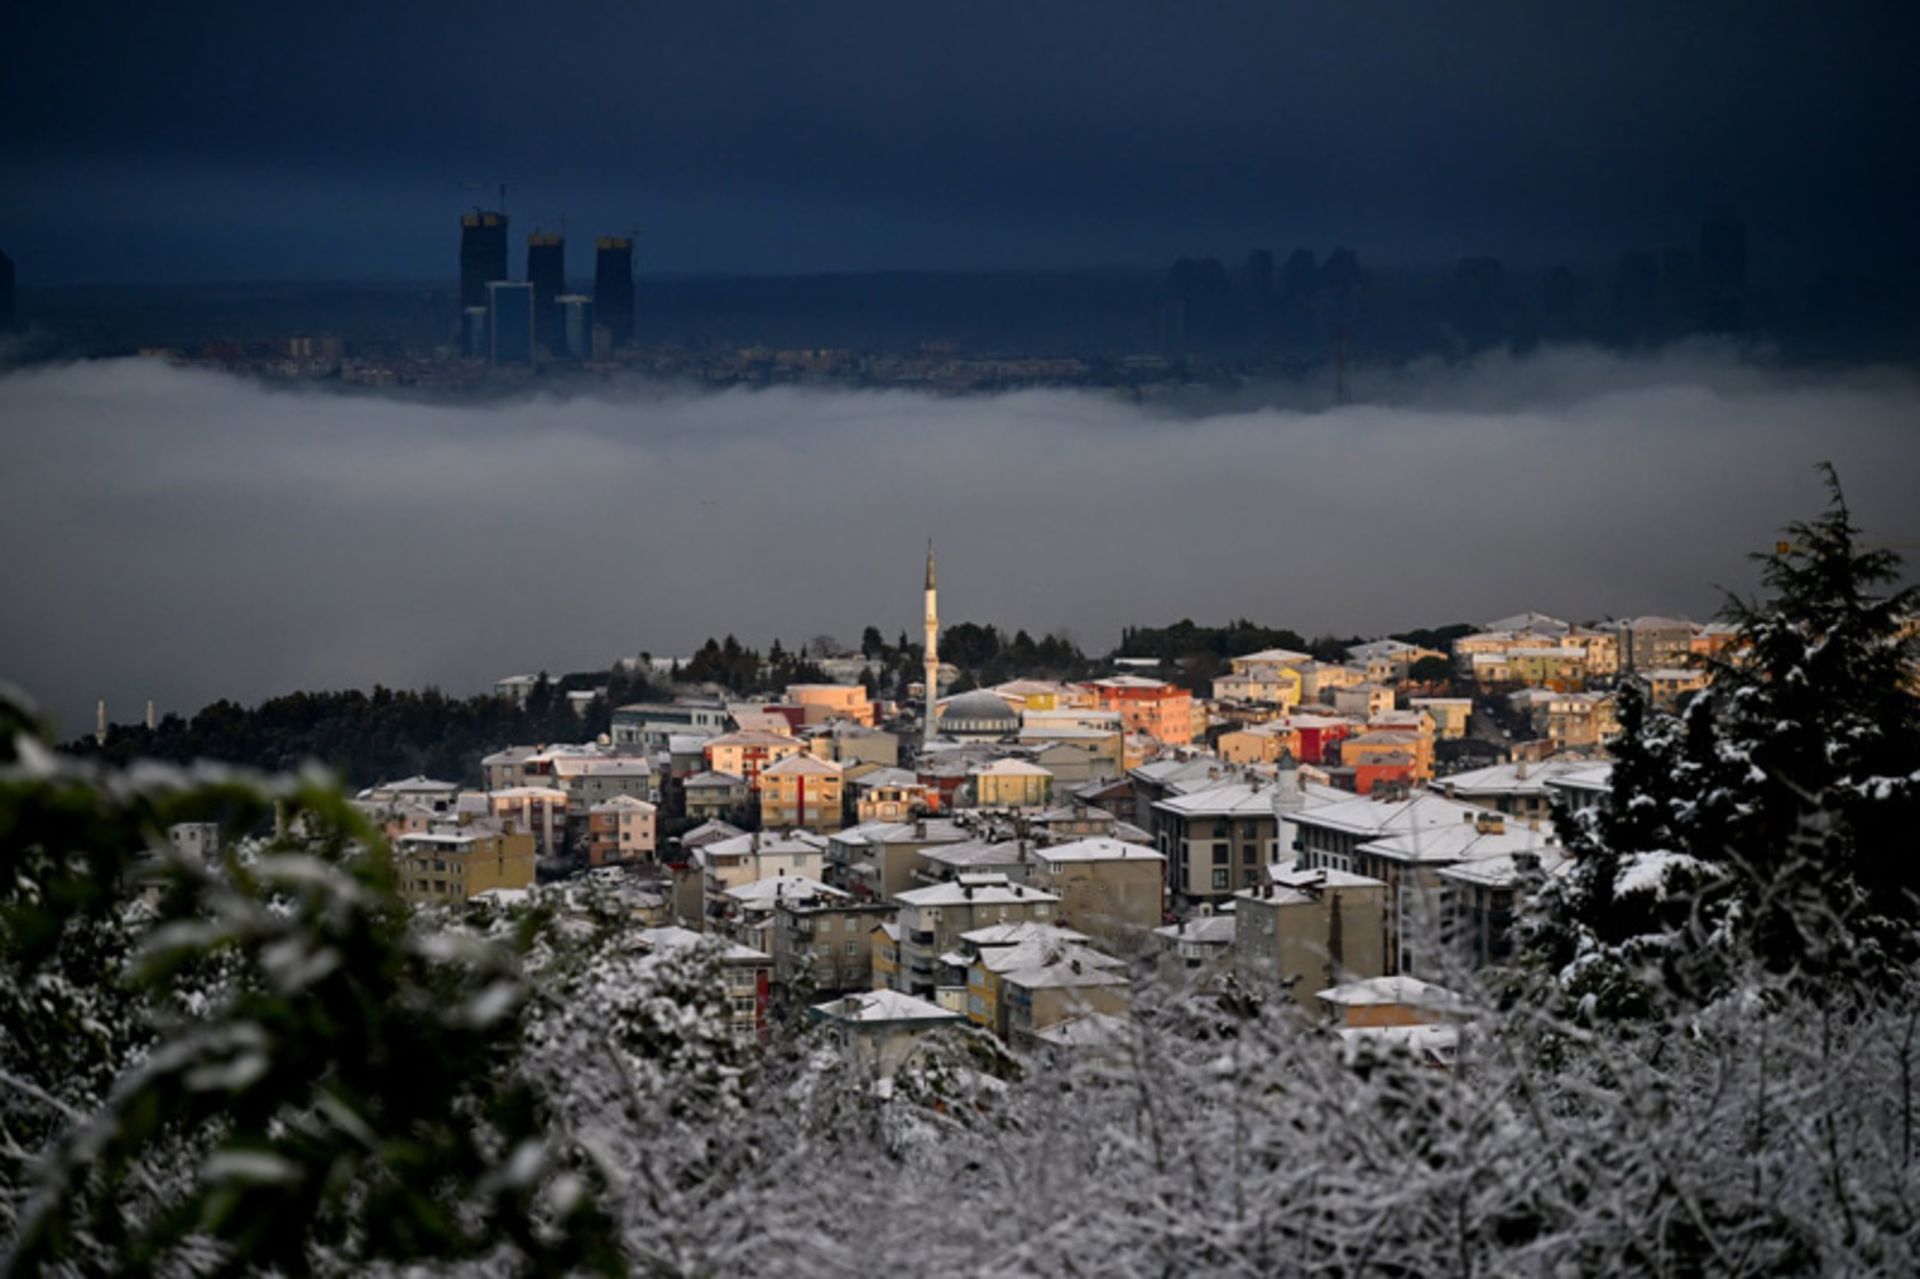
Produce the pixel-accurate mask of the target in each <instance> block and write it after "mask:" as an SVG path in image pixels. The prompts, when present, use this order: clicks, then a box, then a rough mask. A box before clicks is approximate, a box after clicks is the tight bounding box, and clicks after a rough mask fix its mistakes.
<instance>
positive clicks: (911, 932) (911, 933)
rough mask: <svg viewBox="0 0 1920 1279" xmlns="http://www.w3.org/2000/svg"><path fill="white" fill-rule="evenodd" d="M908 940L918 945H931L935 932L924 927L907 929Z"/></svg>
mask: <svg viewBox="0 0 1920 1279" xmlns="http://www.w3.org/2000/svg"><path fill="white" fill-rule="evenodd" d="M907 940H908V941H910V942H912V943H913V944H914V945H916V946H931V945H933V934H932V933H930V932H928V931H926V930H925V929H923V928H910V929H908V930H907Z"/></svg>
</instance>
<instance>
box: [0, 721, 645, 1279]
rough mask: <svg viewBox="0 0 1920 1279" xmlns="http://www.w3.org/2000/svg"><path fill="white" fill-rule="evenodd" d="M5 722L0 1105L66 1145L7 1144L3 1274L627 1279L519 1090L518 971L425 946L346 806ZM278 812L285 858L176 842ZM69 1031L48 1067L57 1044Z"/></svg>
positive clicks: (308, 783)
mask: <svg viewBox="0 0 1920 1279" xmlns="http://www.w3.org/2000/svg"><path fill="white" fill-rule="evenodd" d="M4 718H6V719H7V720H8V724H7V727H9V728H11V729H13V730H14V731H13V732H12V733H11V734H10V736H9V738H8V741H7V745H6V751H7V755H8V757H9V758H8V759H7V760H6V761H5V762H4V764H0V857H4V867H3V868H0V869H4V871H5V873H6V878H5V881H4V882H5V884H6V885H7V899H6V902H5V905H6V911H5V918H4V925H3V926H0V988H4V989H0V1004H3V1005H4V1006H6V1007H8V1008H10V1009H15V1010H21V1014H22V1015H21V1018H20V1020H18V1021H14V1020H9V1021H8V1022H6V1023H5V1025H4V1027H0V1057H4V1060H5V1063H6V1065H7V1068H8V1073H7V1074H6V1076H5V1077H4V1078H0V1094H4V1095H5V1096H6V1098H7V1101H6V1107H5V1112H4V1113H6V1114H7V1115H8V1117H9V1118H11V1117H12V1116H13V1115H14V1114H16V1113H17V1112H18V1111H19V1110H20V1109H22V1108H23V1107H24V1108H31V1107H34V1106H39V1107H41V1108H42V1109H43V1110H44V1112H45V1113H46V1114H48V1115H51V1116H54V1117H55V1119H56V1120H57V1122H55V1123H53V1124H46V1123H45V1121H44V1120H43V1121H42V1122H41V1124H40V1125H38V1126H35V1127H32V1128H27V1127H24V1126H18V1125H16V1124H13V1123H9V1124H8V1128H7V1132H6V1134H5V1135H6V1141H7V1149H6V1158H7V1162H6V1164H5V1173H6V1179H5V1183H4V1185H0V1204H4V1211H5V1213H6V1215H7V1221H8V1226H9V1229H8V1236H9V1244H8V1255H7V1261H8V1265H9V1268H10V1269H12V1270H16V1271H24V1270H35V1269H41V1268H45V1267H47V1266H49V1265H55V1264H58V1265H63V1266H65V1267H68V1268H71V1269H74V1270H80V1271H97V1270H111V1271H121V1270H130V1269H151V1268H163V1269H164V1268H177V1267H185V1268H187V1269H192V1270H207V1269H213V1270H236V1271H237V1270H254V1269H278V1270H283V1271H309V1270H313V1269H316V1268H317V1269H321V1270H327V1271H333V1272H343V1271H357V1270H361V1269H364V1268H365V1267H366V1266H367V1265H369V1264H372V1263H377V1262H380V1261H408V1260H416V1259H418V1260H435V1259H438V1260H455V1259H461V1258H482V1257H488V1256H492V1255H495V1254H498V1253H501V1252H502V1251H503V1250H504V1251H508V1252H511V1253H513V1254H515V1255H518V1256H520V1257H523V1258H527V1259H531V1260H537V1261H539V1262H540V1263H542V1264H549V1265H555V1266H563V1267H569V1266H570V1267H581V1266H591V1267H595V1268H599V1269H602V1270H613V1269H618V1268H619V1256H620V1254H619V1253H618V1250H617V1249H616V1248H615V1246H614V1244H613V1241H612V1237H611V1234H610V1233H609V1230H608V1229H607V1226H606V1222H605V1220H604V1218H602V1217H601V1216H600V1215H599V1213H598V1211H597V1208H596V1206H595V1197H594V1195H593V1194H592V1193H591V1191H592V1189H593V1186H594V1180H595V1174H594V1170H593V1169H592V1167H591V1166H590V1164H589V1163H588V1161H585V1160H583V1159H582V1158H580V1157H579V1154H578V1152H577V1151H575V1150H573V1149H571V1148H568V1147H566V1146H565V1145H564V1143H561V1142H558V1141H556V1140H555V1139H554V1138H553V1136H552V1135H551V1133H550V1131H549V1129H548V1126H547V1124H546V1122H545V1121H546V1107H545V1103H544V1099H543V1097H542V1096H541V1095H540V1094H539V1092H538V1091H537V1090H536V1089H535V1088H533V1087H532V1086H531V1085H530V1084H529V1083H528V1082H527V1081H526V1080H525V1078H524V1076H523V1075H522V1074H521V1072H520V1071H519V1070H518V1054H519V1047H520V1038H521V1023H522V1018H523V1015H524V1006H525V1004H526V1001H527V997H528V984H527V981H526V979H525V977H524V975H523V974H522V972H521V969H520V965H519V961H518V958H517V956H516V955H515V954H514V952H513V951H512V950H511V949H509V948H506V947H502V946H499V945H495V944H488V943H484V942H480V941H478V940H475V939H470V938H462V937H460V936H457V935H454V934H449V933H445V932H436V931H428V930H423V929H420V928H417V927H414V926H413V924H412V921H411V919H410V918H409V915H408V912H407V910H406V908H405V906H404V904H403V903H401V902H400V900H399V899H398V897H397V896H396V895H395V894H394V893H393V891H392V883H391V875H390V872H389V868H388V865H387V860H386V855H385V850H384V847H383V846H382V843H381V841H380V840H379V838H378V837H377V835H376V834H375V833H374V832H372V831H371V830H369V829H368V828H366V826H365V825H364V823H362V822H361V820H360V818H359V817H358V815H357V814H356V813H355V812H354V811H353V810H352V809H351V808H350V807H349V806H348V805H347V804H346V803H345V801H344V800H343V799H342V798H341V797H340V795H339V793H338V792H337V791H336V790H334V789H333V788H332V787H331V786H329V785H327V784H325V783H324V782H323V781H321V780H318V779H291V780H285V779H283V780H269V779H262V778H254V777H249V776H245V775H242V774H237V773H233V772H230V771H226V770H220V769H215V768H211V767H202V768H198V769H194V770H180V769H175V768H171V767H160V766H147V767H136V768H134V769H132V770H130V771H127V772H117V771H112V770H107V769H102V768H100V767H98V766H95V765H91V764H87V763H84V762H81V761H75V760H69V759H64V758H61V757H59V756H56V755H54V754H52V753H51V752H49V751H48V750H47V749H46V748H45V746H44V745H43V744H42V743H41V742H40V741H39V740H37V739H36V738H35V737H34V736H33V735H32V733H31V732H29V731H26V728H27V724H26V719H27V717H26V716H25V715H23V714H20V713H18V712H15V711H12V710H8V711H7V712H4ZM276 816H277V817H278V818H279V819H280V821H281V823H282V824H283V826H284V827H285V828H287V829H294V830H299V831H301V832H302V834H301V836H300V837H299V838H298V840H297V841H296V840H271V841H265V842H263V843H261V844H259V845H258V846H257V847H256V849H255V850H254V853H253V855H250V856H248V857H245V858H243V857H240V856H238V855H229V856H228V857H227V858H226V859H225V863H224V865H221V866H218V867H209V866H207V865H206V864H204V863H202V862H200V861H197V860H193V859H189V858H186V857H183V856H180V855H177V854H176V853H174V852H173V851H172V849H171V848H170V847H169V845H168V843H167V840H166V832H167V830H168V829H169V828H170V827H171V826H172V825H173V824H174V823H176V822H179V821H187V820H205V819H207V818H209V817H218V818H219V819H221V820H222V821H223V823H224V824H225V825H226V827H227V828H228V829H229V830H230V831H232V832H234V833H235V834H236V835H241V834H245V833H247V832H251V831H253V830H256V829H263V828H270V827H271V826H272V824H273V822H274V819H275V817H276ZM138 903H148V904H150V905H151V909H150V910H149V911H146V912H145V913H144V914H142V913H141V910H140V907H139V905H138ZM69 1022H70V1023H71V1024H72V1026H73V1028H74V1030H75V1032H76V1033H74V1034H73V1035H71V1036H70V1038H69V1039H68V1040H67V1042H66V1048H67V1050H68V1055H67V1056H66V1057H65V1059H64V1060H62V1059H61V1058H60V1056H59V1055H58V1053H57V1052H56V1051H54V1050H51V1049H50V1048H49V1046H48V1044H47V1043H45V1042H43V1041H44V1040H45V1038H46V1037H47V1036H48V1035H51V1034H53V1033H55V1032H56V1031H57V1030H58V1029H59V1028H60V1026H61V1025H62V1024H63V1023H69ZM35 1075H37V1076H38V1077H37V1078H35V1077H33V1076H35ZM23 1139H24V1140H25V1141H31V1142H33V1143H34V1144H33V1145H32V1146H31V1147H29V1146H27V1145H25V1144H23Z"/></svg>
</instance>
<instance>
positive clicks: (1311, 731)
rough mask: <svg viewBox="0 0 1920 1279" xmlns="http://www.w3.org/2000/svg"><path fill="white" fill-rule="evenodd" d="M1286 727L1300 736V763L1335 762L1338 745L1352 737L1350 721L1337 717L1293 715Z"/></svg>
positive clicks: (1352, 725)
mask: <svg viewBox="0 0 1920 1279" xmlns="http://www.w3.org/2000/svg"><path fill="white" fill-rule="evenodd" d="M1286 722H1287V725H1288V726H1289V727H1291V728H1292V729H1293V730H1294V732H1296V733H1298V734H1299V735H1300V762H1301V763H1302V764H1320V765H1326V764H1331V763H1334V762H1335V758H1336V756H1337V755H1338V754H1339V752H1338V751H1337V750H1336V749H1335V748H1336V747H1337V746H1338V745H1339V743H1341V742H1342V741H1344V740H1346V739H1347V738H1348V737H1351V736H1352V735H1353V731H1354V724H1353V721H1352V720H1350V719H1342V718H1340V717H1339V716H1337V715H1293V716H1289V717H1288V719H1287V721H1286Z"/></svg>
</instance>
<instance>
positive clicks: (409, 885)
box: [393, 826, 534, 905]
mask: <svg viewBox="0 0 1920 1279" xmlns="http://www.w3.org/2000/svg"><path fill="white" fill-rule="evenodd" d="M533 860H534V859H533V836H532V835H530V834H527V833H524V832H520V831H498V830H489V829H484V828H480V827H472V826H462V827H442V828H440V829H438V830H432V831H425V832H422V833H418V834H411V835H405V836H402V837H401V838H400V840H399V841H398V842H397V843H396V844H395V845H394V856H393V862H394V870H395V872H396V874H397V876H398V878H399V881H400V895H401V896H402V897H405V898H406V899H407V900H408V901H410V902H414V903H416V904H423V905H449V904H457V903H460V902H464V901H466V900H468V899H469V898H471V897H473V896H474V894H476V893H484V892H486V891H488V890H489V889H494V888H531V887H533Z"/></svg>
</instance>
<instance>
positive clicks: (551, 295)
mask: <svg viewBox="0 0 1920 1279" xmlns="http://www.w3.org/2000/svg"><path fill="white" fill-rule="evenodd" d="M527 283H528V284H531V285H532V286H533V345H534V347H535V349H539V348H542V347H544V348H545V349H546V350H547V351H548V352H549V353H557V352H558V350H559V345H560V342H559V337H558V334H557V331H558V329H559V327H560V308H559V305H558V299H559V297H560V295H561V294H562V293H565V292H566V291H567V241H566V237H565V236H559V235H553V234H550V233H548V232H545V231H535V232H534V233H533V234H532V235H530V236H528V237H527Z"/></svg>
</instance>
